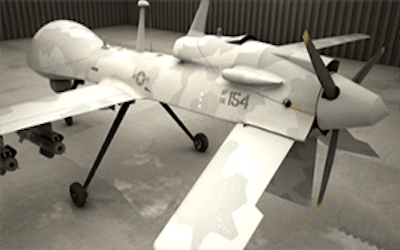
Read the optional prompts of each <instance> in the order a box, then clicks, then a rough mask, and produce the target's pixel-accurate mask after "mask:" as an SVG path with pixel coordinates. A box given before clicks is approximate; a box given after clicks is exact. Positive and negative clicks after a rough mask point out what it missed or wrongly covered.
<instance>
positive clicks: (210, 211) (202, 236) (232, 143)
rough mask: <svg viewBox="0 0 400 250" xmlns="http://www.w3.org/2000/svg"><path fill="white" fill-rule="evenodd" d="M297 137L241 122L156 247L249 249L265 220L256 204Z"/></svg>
mask: <svg viewBox="0 0 400 250" xmlns="http://www.w3.org/2000/svg"><path fill="white" fill-rule="evenodd" d="M293 143H294V141H293V140H292V139H289V138H286V137H283V136H280V135H277V134H273V133H271V132H267V131H265V130H261V129H258V128H255V127H251V126H244V125H243V124H237V125H236V126H235V127H234V129H233V130H232V131H231V133H230V134H229V136H228V137H227V139H226V140H225V142H224V143H223V144H222V146H221V147H220V148H219V150H218V151H217V153H216V154H215V156H214V157H213V159H212V160H211V162H210V163H209V164H208V166H207V167H206V169H205V170H204V172H203V173H202V174H201V176H200V177H199V179H198V180H197V182H196V183H195V185H194V186H193V188H192V190H190V192H189V194H188V195H187V196H186V198H185V199H184V201H183V202H182V204H181V205H180V207H179V208H178V209H177V211H176V212H175V214H174V215H173V216H172V218H171V219H170V221H169V222H168V223H167V225H166V226H165V227H164V229H163V231H162V232H161V233H160V235H159V236H158V238H157V240H156V241H155V243H154V248H155V249H157V250H167V249H175V250H178V249H182V250H183V249H184V250H188V249H196V250H197V249H229V250H232V249H243V248H244V247H245V246H246V244H247V242H248V241H249V240H250V238H251V236H252V235H253V233H254V231H255V229H256V228H257V226H258V224H259V223H260V221H261V219H262V218H263V214H262V213H261V212H260V211H259V210H258V209H257V207H256V204H257V201H258V200H259V198H260V197H261V195H262V194H263V192H264V190H265V188H266V187H267V186H268V183H269V182H270V181H271V179H272V177H273V176H274V175H275V172H276V171H277V169H278V168H279V166H280V165H281V163H282V161H283V160H284V158H285V157H286V154H287V153H288V152H289V150H290V149H291V147H292V145H293Z"/></svg>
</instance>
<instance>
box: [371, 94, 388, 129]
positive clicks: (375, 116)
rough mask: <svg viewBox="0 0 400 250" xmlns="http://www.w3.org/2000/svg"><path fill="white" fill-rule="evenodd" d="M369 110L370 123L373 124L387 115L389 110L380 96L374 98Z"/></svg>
mask: <svg viewBox="0 0 400 250" xmlns="http://www.w3.org/2000/svg"><path fill="white" fill-rule="evenodd" d="M370 112H371V113H370V114H371V115H370V123H371V124H375V123H377V122H379V121H381V120H382V119H383V118H385V117H386V116H388V115H389V110H388V108H387V107H386V105H385V103H384V102H383V100H382V98H381V97H378V98H376V100H375V101H374V102H373V103H372V104H371V107H370Z"/></svg>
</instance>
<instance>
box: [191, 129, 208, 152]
mask: <svg viewBox="0 0 400 250" xmlns="http://www.w3.org/2000/svg"><path fill="white" fill-rule="evenodd" d="M193 143H194V147H195V149H196V150H197V151H199V152H205V151H206V150H207V148H208V139H207V136H206V135H205V134H203V133H198V134H196V135H195V136H194V140H193Z"/></svg>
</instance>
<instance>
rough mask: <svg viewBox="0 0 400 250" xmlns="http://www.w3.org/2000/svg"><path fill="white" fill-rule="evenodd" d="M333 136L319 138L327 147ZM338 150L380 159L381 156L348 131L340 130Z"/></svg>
mask: <svg viewBox="0 0 400 250" xmlns="http://www.w3.org/2000/svg"><path fill="white" fill-rule="evenodd" d="M331 134H332V133H329V134H328V135H326V136H319V137H318V139H319V140H320V141H321V142H322V143H324V144H325V145H329V142H330V139H331ZM337 149H340V150H345V151H348V152H352V153H356V154H362V155H366V156H372V157H377V158H379V155H378V154H377V153H376V152H375V150H374V149H373V148H371V146H370V145H369V144H368V143H366V142H364V141H361V140H359V139H357V138H355V137H354V136H353V135H352V134H351V133H350V132H349V131H348V130H347V129H341V130H340V134H339V139H338V144H337Z"/></svg>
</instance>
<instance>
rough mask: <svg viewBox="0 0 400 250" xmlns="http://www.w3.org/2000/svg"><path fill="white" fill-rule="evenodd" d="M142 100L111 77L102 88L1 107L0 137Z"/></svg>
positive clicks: (76, 91) (104, 81) (99, 86)
mask: <svg viewBox="0 0 400 250" xmlns="http://www.w3.org/2000/svg"><path fill="white" fill-rule="evenodd" d="M139 98H143V96H142V95H140V94H139V93H136V92H135V91H134V90H133V89H132V88H130V87H129V86H127V85H126V84H125V83H123V82H121V81H119V80H115V79H110V78H107V79H104V80H103V81H101V82H100V83H99V84H98V85H93V86H89V87H84V88H81V89H76V90H72V91H67V92H64V93H61V94H57V95H54V96H51V97H47V98H44V99H40V100H36V101H34V102H27V103H22V104H17V105H14V106H11V107H5V108H0V135H3V134H8V133H11V132H15V131H18V130H21V129H25V128H30V127H33V126H36V125H40V124H44V123H48V122H52V121H55V120H59V119H62V118H65V117H70V116H76V115H80V114H84V113H87V112H90V111H93V110H97V109H101V108H105V107H109V106H112V105H115V104H119V103H123V102H127V101H130V100H134V99H139Z"/></svg>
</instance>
